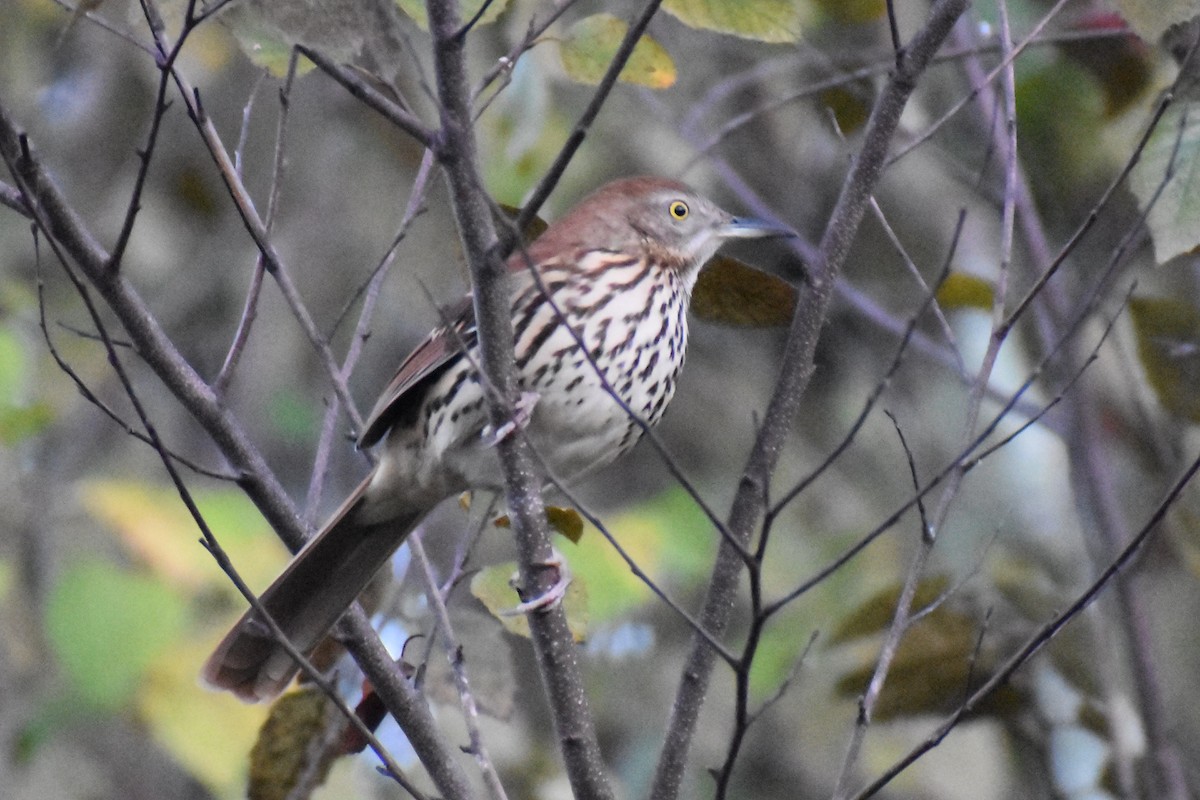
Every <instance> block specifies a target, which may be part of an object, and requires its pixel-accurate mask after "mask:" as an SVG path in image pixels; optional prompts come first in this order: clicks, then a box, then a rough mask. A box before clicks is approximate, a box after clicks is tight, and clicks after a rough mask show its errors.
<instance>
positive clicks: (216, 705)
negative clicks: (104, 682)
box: [136, 637, 267, 797]
mask: <svg viewBox="0 0 1200 800" xmlns="http://www.w3.org/2000/svg"><path fill="white" fill-rule="evenodd" d="M215 644H216V642H215V640H212V639H206V638H204V637H196V638H190V639H186V638H181V639H179V640H178V641H177V643H176V644H175V645H174V646H173V647H171V648H169V649H168V650H166V651H165V652H163V653H162V654H161V656H160V657H159V658H157V659H155V661H154V662H153V663H152V664H151V665H150V667H149V669H148V670H147V673H146V679H145V681H144V683H143V685H142V687H141V690H140V691H139V692H138V693H137V695H136V701H137V705H138V711H139V712H140V716H141V719H142V720H143V721H144V722H145V724H146V725H147V726H148V727H149V728H150V730H151V731H152V732H153V735H154V738H155V740H156V741H157V742H158V743H159V744H160V745H161V746H162V747H163V748H165V749H166V750H167V751H169V752H170V753H171V755H172V756H173V757H174V758H175V759H176V760H177V761H178V762H179V763H180V764H182V765H184V766H185V767H186V768H187V769H188V771H189V772H191V774H192V775H194V776H196V778H197V779H199V780H200V781H201V782H202V783H203V784H204V785H205V786H207V787H208V788H209V789H210V790H211V791H212V792H213V793H214V794H217V795H219V796H224V797H234V796H238V795H241V794H242V793H243V792H244V788H245V787H244V781H245V776H246V773H245V770H246V754H247V753H248V752H249V751H250V748H251V746H252V745H253V744H254V741H255V738H256V736H257V732H258V729H259V727H260V726H261V725H262V723H263V720H264V719H266V716H267V709H266V708H265V707H264V706H254V705H247V704H246V703H242V702H240V701H239V700H237V699H236V698H234V697H233V696H232V695H228V694H215V693H213V692H211V691H209V690H207V689H205V688H203V687H202V686H201V685H200V684H199V682H198V681H197V680H196V670H197V668H198V665H199V664H202V663H204V659H205V658H206V657H207V656H208V654H209V651H210V650H211V649H212V647H213V646H214V645H215Z"/></svg>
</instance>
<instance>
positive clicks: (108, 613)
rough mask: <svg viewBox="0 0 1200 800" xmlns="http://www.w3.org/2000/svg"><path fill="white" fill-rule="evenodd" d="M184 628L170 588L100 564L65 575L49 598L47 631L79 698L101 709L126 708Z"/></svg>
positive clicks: (182, 611) (181, 608) (182, 609)
mask: <svg viewBox="0 0 1200 800" xmlns="http://www.w3.org/2000/svg"><path fill="white" fill-rule="evenodd" d="M186 621H187V607H186V604H185V602H184V601H183V599H182V598H181V597H180V596H179V595H178V594H177V593H176V592H175V591H174V589H173V588H172V587H170V586H168V585H167V584H166V583H164V582H162V581H159V580H156V579H154V578H150V577H147V576H143V575H135V574H132V573H130V572H124V571H121V570H119V569H117V568H116V567H114V566H112V565H111V564H108V563H105V562H101V561H85V562H82V563H79V564H75V565H73V566H71V567H69V568H68V569H66V570H65V571H64V572H63V574H62V576H61V577H60V579H59V582H58V584H57V585H56V586H55V587H54V590H53V592H51V595H50V602H49V605H48V607H47V609H46V630H47V634H48V635H49V638H50V645H51V647H52V649H53V650H54V653H55V655H56V656H57V658H58V662H59V664H60V665H61V666H62V668H63V671H64V672H65V673H66V675H67V677H68V678H69V679H70V682H71V685H72V687H73V688H74V689H75V691H76V693H77V694H78V695H79V697H81V698H82V699H83V700H84V701H85V702H86V703H88V704H90V705H93V706H96V707H98V708H102V709H108V710H117V709H120V708H123V707H125V706H126V705H127V704H128V703H129V701H130V700H131V699H132V695H133V694H134V691H135V690H136V688H137V686H138V682H139V681H140V679H141V678H142V675H143V673H144V672H145V670H146V668H147V667H148V666H149V665H150V663H151V662H152V661H153V660H154V658H155V657H156V656H157V655H158V654H159V653H160V652H162V651H163V649H164V648H166V647H168V646H170V645H171V644H172V643H174V642H175V641H176V640H177V638H178V637H179V636H180V635H181V634H182V632H183V630H184V628H185V625H186Z"/></svg>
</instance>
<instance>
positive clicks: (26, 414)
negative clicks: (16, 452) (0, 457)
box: [0, 403, 54, 446]
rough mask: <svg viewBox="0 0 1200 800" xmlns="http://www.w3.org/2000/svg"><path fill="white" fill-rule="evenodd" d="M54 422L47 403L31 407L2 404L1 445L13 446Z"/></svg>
mask: <svg viewBox="0 0 1200 800" xmlns="http://www.w3.org/2000/svg"><path fill="white" fill-rule="evenodd" d="M53 420H54V411H53V410H52V409H51V408H50V406H48V405H46V404H45V403H34V404H33V405H31V406H23V405H13V406H10V405H6V404H4V403H0V444H4V445H8V446H12V445H14V444H17V443H18V442H23V441H24V440H26V439H28V438H30V437H31V436H34V435H36V434H38V433H40V432H41V431H43V430H44V429H45V428H46V426H47V425H49V424H50V423H51V422H52V421H53Z"/></svg>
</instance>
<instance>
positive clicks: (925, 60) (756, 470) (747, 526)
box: [650, 0, 968, 800]
mask: <svg viewBox="0 0 1200 800" xmlns="http://www.w3.org/2000/svg"><path fill="white" fill-rule="evenodd" d="M967 5H968V2H967V0H940V1H939V2H937V3H935V4H934V6H933V8H932V9H931V11H930V16H929V20H928V22H927V23H926V25H925V27H924V28H923V29H922V30H921V31H920V32H918V33H917V35H916V36H915V37H914V38H913V39H912V41H911V42H910V43H909V45H908V47H907V48H905V50H904V53H903V57H902V58H901V61H900V65H899V66H898V67H897V68H896V71H895V73H894V74H893V76H892V79H891V80H890V81H889V82H888V84H887V85H886V86H885V87H884V89H883V92H882V93H881V94H880V96H879V99H878V100H877V101H876V104H875V108H874V110H873V111H872V113H871V117H870V120H869V122H868V124H867V129H866V133H865V134H864V138H863V146H862V150H861V151H860V153H859V154H858V156H857V158H856V159H855V161H854V164H853V166H852V167H851V169H850V172H849V174H848V175H847V177H846V181H845V183H844V184H843V188H842V192H841V194H840V196H839V198H838V202H837V204H836V206H835V207H834V210H833V213H832V215H831V218H830V222H829V225H828V226H827V227H826V231H825V235H824V236H823V237H822V240H821V255H822V256H823V259H822V260H821V261H820V262H819V263H814V264H810V265H809V271H810V273H811V275H812V276H813V277H812V280H811V286H810V288H811V291H809V292H807V293H805V294H804V295H802V296H801V300H800V302H799V303H798V304H797V307H796V313H795V316H794V317H793V319H792V326H791V329H790V330H789V335H788V341H787V345H786V349H785V353H784V363H783V366H782V370H781V374H780V377H779V380H778V382H777V384H776V389H775V392H774V394H773V395H772V398H771V401H770V404H769V405H768V407H767V411H766V414H765V416H764V418H763V424H762V427H761V428H760V430H759V434H758V437H757V440H756V441H755V444H754V448H753V450H752V452H751V454H750V457H749V459H748V461H747V465H746V469H745V471H744V473H743V479H742V481H741V484H740V485H739V488H738V492H737V495H736V497H735V499H734V503H733V508H732V510H731V511H730V516H729V528H730V530H732V531H734V533H735V534H736V535H737V536H738V537H739V538H740V539H741V540H742V541H744V542H748V541H749V539H750V536H751V533H752V530H753V529H754V527H755V526H756V524H757V523H758V521H759V519H760V517H761V515H762V513H763V510H764V500H765V498H766V492H767V486H768V484H769V483H770V479H771V475H772V474H773V473H774V470H775V466H776V464H777V463H778V460H779V455H780V453H781V452H782V449H783V442H784V440H785V439H786V438H787V436H788V435H789V433H790V432H791V430H792V423H793V421H794V420H795V418H796V414H797V412H798V410H799V406H800V397H801V395H802V394H803V393H804V390H805V388H806V387H807V386H808V381H809V378H810V377H811V375H812V371H813V355H814V353H815V351H816V343H817V338H818V335H819V333H820V329H821V326H822V324H823V322H824V320H825V317H826V315H827V313H828V310H829V305H830V301H831V299H832V297H833V287H834V284H835V282H836V280H837V276H838V274H839V273H840V271H841V268H842V265H843V263H844V262H845V259H846V255H847V253H848V252H849V249H850V244H851V242H852V241H853V239H854V236H855V234H856V232H857V230H858V226H859V223H860V222H861V221H862V218H863V215H864V214H865V212H866V209H867V201H868V199H869V197H870V196H871V194H872V192H873V190H874V187H875V185H876V183H877V182H878V180H879V177H880V174H881V172H882V168H883V164H884V160H885V158H886V156H887V151H888V147H889V144H890V142H891V139H892V136H893V134H894V133H895V131H896V126H897V125H898V124H899V120H900V112H901V111H902V110H903V108H904V106H905V105H906V103H907V101H908V98H909V96H910V95H911V93H912V91H913V89H914V88H915V84H916V80H917V78H918V77H919V76H920V74H921V73H922V72H923V71H924V69H925V67H926V66H927V65H928V64H929V61H930V59H931V58H932V57H933V54H934V53H935V52H936V51H937V49H938V48H939V47H940V46H941V43H942V42H943V41H944V40H945V38H946V36H947V35H948V34H949V32H950V29H951V28H952V27H953V25H954V22H955V21H956V20H957V19H958V18H959V17H960V16H961V15H962V13H963V12H964V11H965V10H966V7H967ZM741 566H742V560H741V558H740V557H739V556H738V555H737V553H736V551H735V550H734V549H733V548H730V547H726V546H724V545H722V547H721V548H720V551H719V552H718V556H717V562H716V564H715V566H714V569H713V574H712V579H711V581H710V583H709V590H708V595H707V598H706V600H705V604H704V611H703V613H702V614H701V620H702V622H703V623H704V626H705V628H706V629H708V630H709V632H710V633H713V634H715V635H716V636H718V637H719V636H721V635H722V634H723V633H724V631H725V630H726V628H727V627H728V624H729V621H730V618H731V616H732V613H733V609H734V607H735V604H736V598H737V588H738V581H739V577H740V572H741ZM713 665H714V655H713V653H712V651H711V650H710V649H709V647H708V644H707V642H706V641H704V640H703V639H702V638H700V637H693V643H692V647H691V650H690V652H689V654H688V656H687V658H686V660H685V664H684V667H683V670H682V677H681V679H680V682H679V688H678V690H677V693H676V696H675V702H674V705H673V707H672V710H671V717H670V720H669V721H668V724H667V728H666V733H665V736H664V742H665V743H664V747H663V750H662V753H661V755H660V758H659V763H658V767H657V770H656V773H655V776H654V782H653V785H652V788H651V791H650V797H651V798H652V799H653V800H674V798H677V797H678V796H679V791H680V788H681V785H682V780H683V774H684V768H685V765H686V762H687V754H688V751H689V749H690V745H691V741H692V738H693V733H694V731H695V726H696V722H697V720H698V718H699V713H700V708H701V706H702V705H703V701H704V698H705V695H706V694H707V692H708V685H709V679H710V677H711V675H712V670H713Z"/></svg>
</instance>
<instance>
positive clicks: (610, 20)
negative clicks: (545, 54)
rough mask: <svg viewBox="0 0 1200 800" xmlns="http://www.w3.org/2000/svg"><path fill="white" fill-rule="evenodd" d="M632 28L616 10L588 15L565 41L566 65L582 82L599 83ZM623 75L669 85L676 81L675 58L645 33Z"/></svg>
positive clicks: (636, 81) (634, 80)
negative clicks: (617, 16)
mask: <svg viewBox="0 0 1200 800" xmlns="http://www.w3.org/2000/svg"><path fill="white" fill-rule="evenodd" d="M628 30H629V26H628V25H626V24H625V22H624V21H622V20H620V19H617V18H616V17H614V16H613V15H612V14H594V15H592V16H590V17H584V18H583V19H581V20H579V22H576V23H575V24H574V25H572V26H571V27H570V28H569V29H568V30H567V35H566V37H565V38H564V39H563V41H562V44H561V48H560V55H561V57H562V64H563V69H565V70H566V71H567V75H569V76H570V77H571V78H573V79H574V80H577V81H579V82H580V83H591V84H596V83H599V82H600V79H601V78H603V77H604V73H605V72H606V71H607V70H608V65H609V64H610V63H611V62H612V59H613V56H614V55H616V53H617V49H618V48H619V47H620V46H621V41H622V40H623V39H624V38H625V33H626V31H628ZM619 78H620V80H622V81H624V82H625V83H633V84H637V85H639V86H647V87H649V88H651V89H666V88H667V87H669V86H671V85H672V84H674V83H675V62H673V61H672V60H671V56H670V54H669V53H667V51H666V49H665V48H663V46H662V45H660V44H659V43H658V42H656V41H654V40H653V39H651V38H650V37H649V36H645V35H643V36H642V38H641V39H640V40H639V41H638V43H637V45H636V46H634V48H633V54H632V55H631V56H630V57H629V61H627V62H626V63H625V67H624V69H622V70H621V74H620V76H619Z"/></svg>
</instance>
